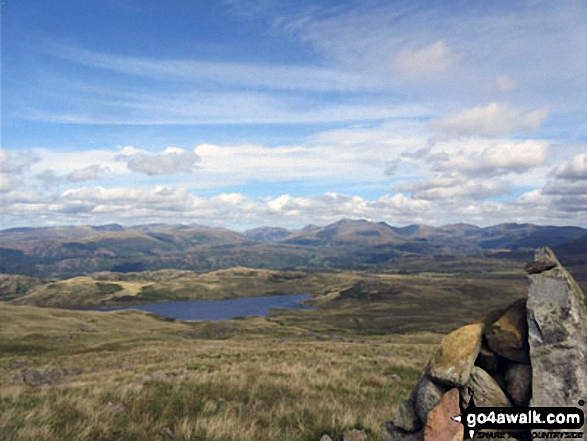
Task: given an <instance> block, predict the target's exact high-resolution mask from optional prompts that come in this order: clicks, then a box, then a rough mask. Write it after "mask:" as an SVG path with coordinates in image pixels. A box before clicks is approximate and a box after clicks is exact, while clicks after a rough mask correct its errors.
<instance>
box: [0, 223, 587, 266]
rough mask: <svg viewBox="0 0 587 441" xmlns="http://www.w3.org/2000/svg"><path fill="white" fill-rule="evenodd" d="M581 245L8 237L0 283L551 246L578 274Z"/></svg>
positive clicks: (106, 228) (379, 228) (392, 233)
mask: <svg viewBox="0 0 587 441" xmlns="http://www.w3.org/2000/svg"><path fill="white" fill-rule="evenodd" d="M585 237H587V229H584V228H579V227H572V226H569V227H556V226H540V225H534V224H500V225H494V226H490V227H485V228H481V227H477V226H474V225H468V224H453V225H446V226H442V227H432V226H427V225H409V226H405V227H394V226H391V225H389V224H387V223H385V222H370V221H367V220H350V219H343V220H340V221H338V222H335V223H333V224H330V225H326V226H316V225H309V226H307V227H305V228H303V229H301V230H296V231H290V230H287V229H284V228H278V227H261V228H256V229H254V230H249V231H245V232H242V233H241V232H236V231H231V230H229V229H226V228H215V227H207V226H202V225H197V224H191V225H177V224H176V225H166V224H145V225H137V226H130V227H123V226H121V225H118V224H109V225H102V226H74V227H43V228H12V229H8V230H2V231H0V273H9V274H21V275H27V276H35V277H44V278H48V277H57V278H63V277H74V276H78V275H84V274H88V273H90V272H96V271H117V272H129V271H144V270H158V269H165V268H175V269H182V270H195V271H211V270H216V269H221V268H230V267H234V266H247V267H256V268H265V269H306V270H307V269H310V270H312V269H317V270H324V269H329V268H339V269H360V270H365V269H377V270H384V271H393V270H394V268H395V269H396V270H397V269H398V268H404V269H405V267H406V265H407V263H409V262H412V263H413V264H414V265H415V268H416V269H417V270H418V271H425V270H427V268H432V267H433V268H437V267H438V266H439V265H441V264H442V263H443V262H446V261H447V260H452V261H453V262H457V263H459V262H460V263H459V264H461V263H463V261H464V260H466V259H468V260H469V261H472V260H474V259H514V260H517V261H519V260H526V259H528V258H529V256H530V253H531V251H532V250H533V249H534V248H536V247H538V246H549V247H551V248H553V249H554V250H555V251H556V252H557V253H559V254H560V255H561V259H562V260H563V262H564V263H566V262H565V260H566V261H568V263H570V264H572V265H574V266H578V265H580V264H581V263H585V261H586V259H587V256H585V253H584V251H583V248H582V247H581V246H577V245H575V243H576V242H577V241H579V242H581V243H582V242H584V241H585ZM408 269H409V268H408ZM579 277H580V278H581V276H579Z"/></svg>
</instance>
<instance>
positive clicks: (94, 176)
mask: <svg viewBox="0 0 587 441" xmlns="http://www.w3.org/2000/svg"><path fill="white" fill-rule="evenodd" d="M107 171H109V169H108V167H102V166H100V165H90V166H89V167H84V168H80V169H78V170H74V171H72V172H71V173H70V174H68V175H67V179H68V180H69V181H71V182H87V181H97V180H99V179H100V178H101V177H102V174H103V173H106V172H107Z"/></svg>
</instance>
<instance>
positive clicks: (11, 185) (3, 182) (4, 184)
mask: <svg viewBox="0 0 587 441" xmlns="http://www.w3.org/2000/svg"><path fill="white" fill-rule="evenodd" d="M17 187H18V181H17V180H16V179H15V178H14V177H13V176H11V175H10V174H8V173H0V193H8V192H9V191H12V190H14V189H15V188H17Z"/></svg>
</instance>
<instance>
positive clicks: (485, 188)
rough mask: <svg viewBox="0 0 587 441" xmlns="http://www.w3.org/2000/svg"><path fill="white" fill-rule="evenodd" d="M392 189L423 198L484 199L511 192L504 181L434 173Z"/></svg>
mask: <svg viewBox="0 0 587 441" xmlns="http://www.w3.org/2000/svg"><path fill="white" fill-rule="evenodd" d="M394 189H395V190H396V191H401V192H408V193H410V194H411V196H412V197H413V198H416V199H423V200H443V199H455V200H457V199H486V198H489V197H495V196H502V195H505V194H508V193H510V192H511V187H510V186H509V185H508V183H506V182H502V181H496V180H491V181H490V180H475V179H469V178H465V177H463V176H459V175H456V174H453V175H435V176H433V177H431V178H429V179H426V180H423V181H416V182H412V183H404V184H400V185H396V186H395V187H394Z"/></svg>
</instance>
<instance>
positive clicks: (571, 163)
mask: <svg viewBox="0 0 587 441" xmlns="http://www.w3.org/2000/svg"><path fill="white" fill-rule="evenodd" d="M553 174H554V176H556V177H557V178H560V179H568V180H576V179H587V153H581V154H578V155H576V156H575V157H574V158H573V159H570V160H566V161H563V162H562V163H561V164H559V165H558V166H557V167H556V168H555V169H554V170H553Z"/></svg>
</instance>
